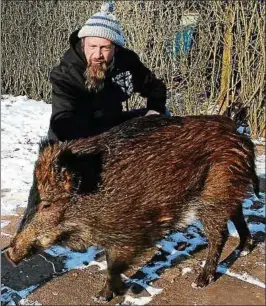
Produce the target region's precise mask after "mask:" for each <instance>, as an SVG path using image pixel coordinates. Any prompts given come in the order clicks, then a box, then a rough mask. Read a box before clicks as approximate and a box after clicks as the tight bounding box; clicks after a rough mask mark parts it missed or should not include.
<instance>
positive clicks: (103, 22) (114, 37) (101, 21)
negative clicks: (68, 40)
mask: <svg viewBox="0 0 266 306" xmlns="http://www.w3.org/2000/svg"><path fill="white" fill-rule="evenodd" d="M113 10H114V4H113V3H110V2H108V3H104V4H103V5H102V7H101V11H100V12H98V13H96V14H94V15H93V16H92V17H91V18H89V19H88V20H87V21H86V23H85V24H84V26H83V27H82V28H81V29H80V31H79V32H78V37H79V38H82V37H87V36H95V37H102V38H106V39H108V40H110V41H112V42H113V43H115V44H117V45H119V46H121V47H123V46H124V45H125V40H124V37H123V34H122V31H121V27H120V24H119V22H118V21H117V20H116V17H115V15H113V14H112V12H113Z"/></svg>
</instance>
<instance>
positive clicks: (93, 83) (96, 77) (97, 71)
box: [84, 63, 108, 92]
mask: <svg viewBox="0 0 266 306" xmlns="http://www.w3.org/2000/svg"><path fill="white" fill-rule="evenodd" d="M107 69H108V66H107V64H106V63H102V64H101V65H99V66H97V67H93V66H92V65H91V64H90V65H88V66H87V68H86V70H85V72H84V77H85V85H86V87H88V89H89V90H93V91H94V92H99V91H101V90H102V89H103V87H104V81H105V79H106V74H107Z"/></svg>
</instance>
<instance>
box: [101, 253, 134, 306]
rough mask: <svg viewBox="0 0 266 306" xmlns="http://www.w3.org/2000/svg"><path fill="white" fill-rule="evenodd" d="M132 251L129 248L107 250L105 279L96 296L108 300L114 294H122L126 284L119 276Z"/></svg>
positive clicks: (129, 260) (126, 266) (129, 259)
mask: <svg viewBox="0 0 266 306" xmlns="http://www.w3.org/2000/svg"><path fill="white" fill-rule="evenodd" d="M133 254H134V252H130V249H128V248H123V249H120V248H119V249H118V248H117V249H111V250H109V251H107V254H106V260H107V272H108V275H107V280H106V283H105V285H104V287H103V289H102V290H101V291H100V292H99V294H98V296H97V298H98V299H100V300H102V301H110V300H111V299H112V298H113V297H114V296H116V295H123V294H124V293H125V291H126V286H125V284H124V282H123V281H122V278H121V273H123V272H124V271H125V270H126V269H127V268H128V265H129V263H130V262H131V260H132V257H133Z"/></svg>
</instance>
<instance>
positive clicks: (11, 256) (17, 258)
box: [4, 247, 26, 266]
mask: <svg viewBox="0 0 266 306" xmlns="http://www.w3.org/2000/svg"><path fill="white" fill-rule="evenodd" d="M4 255H5V257H6V259H7V260H8V261H9V262H10V263H11V264H12V265H13V266H17V265H18V264H19V263H20V262H21V260H23V258H24V257H26V256H21V255H22V254H20V253H19V252H17V250H16V248H14V247H10V248H8V249H7V251H6V252H5V253H4Z"/></svg>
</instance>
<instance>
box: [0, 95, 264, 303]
mask: <svg viewBox="0 0 266 306" xmlns="http://www.w3.org/2000/svg"><path fill="white" fill-rule="evenodd" d="M50 114H51V105H48V104H46V103H45V102H43V101H35V100H30V99H28V98H27V97H25V96H19V97H13V96H7V95H4V96H2V98H1V144H2V146H1V153H2V163H1V174H2V175H1V200H2V203H1V216H2V218H1V229H2V235H5V233H4V228H5V226H6V225H8V221H6V220H5V215H15V214H16V211H17V208H20V207H22V208H23V207H26V204H27V197H28V193H29V189H30V187H31V183H32V172H33V166H34V162H35V160H36V158H37V150H38V142H39V140H40V139H41V137H44V136H46V133H47V131H48V124H49V118H50ZM258 142H263V140H256V143H258ZM256 165H257V173H258V175H259V176H261V177H264V178H265V155H264V156H259V157H257V159H256ZM261 196H262V198H264V199H265V194H261ZM254 201H258V199H256V198H255V196H253V197H251V198H249V199H246V200H245V201H244V203H243V209H244V213H245V216H246V217H249V216H251V215H253V216H254V215H255V216H259V217H262V218H265V202H264V204H263V205H261V207H260V208H259V209H256V210H254V209H252V207H253V206H252V205H253V202H254ZM228 227H229V231H230V233H231V235H233V236H234V235H237V234H236V232H235V229H234V226H233V225H232V224H231V223H229V224H228ZM249 228H250V230H251V232H252V233H253V234H256V232H259V231H260V232H264V233H265V225H264V224H263V223H254V222H250V223H249ZM182 244H183V245H185V247H184V248H182V250H180V251H179V250H177V248H176V246H177V245H182ZM203 244H206V240H205V237H204V235H203V234H202V229H201V224H200V223H199V222H196V223H195V224H193V225H192V226H190V227H189V228H188V230H187V232H186V233H175V234H172V235H171V236H169V237H167V238H165V239H163V240H161V241H160V242H158V247H159V249H161V250H162V251H163V252H165V253H167V254H168V255H167V260H166V261H163V262H160V261H158V262H157V263H156V264H154V265H152V266H144V267H142V271H143V272H144V274H145V275H146V277H145V279H143V280H132V279H131V280H129V281H130V282H137V283H139V284H140V285H141V286H143V287H145V288H146V290H147V292H149V294H150V297H143V298H140V299H134V298H133V297H131V296H126V299H125V303H131V304H132V303H133V304H137V305H144V304H147V303H149V302H150V301H151V299H152V297H153V296H154V295H155V294H159V293H160V292H161V291H162V290H163V289H162V288H155V287H153V286H151V285H148V283H149V282H150V281H152V280H155V279H157V278H158V275H157V274H156V271H158V270H160V269H161V268H162V267H167V266H170V265H171V262H172V261H173V260H174V259H175V258H177V257H178V256H189V254H190V253H191V252H193V250H194V249H195V248H196V247H198V246H199V245H203ZM47 252H49V254H51V255H53V256H64V257H65V258H66V260H65V269H66V270H72V269H84V268H86V266H85V265H84V261H85V260H86V261H88V260H90V265H98V266H99V268H100V269H105V268H106V262H97V261H96V260H95V257H96V254H97V253H98V252H99V249H97V248H94V247H93V248H90V249H89V250H88V252H87V253H85V254H84V253H83V254H80V253H75V252H71V251H69V250H67V249H63V248H61V247H58V246H55V247H53V248H51V249H49V250H48V251H47ZM158 252H161V251H160V250H159V251H158ZM218 270H219V272H221V273H225V274H227V275H230V276H232V277H236V278H238V279H241V280H243V281H244V282H249V283H252V284H254V285H255V286H259V287H262V288H265V284H264V283H263V282H261V281H259V280H258V279H256V278H254V277H253V276H251V275H247V274H243V275H241V274H238V273H235V272H233V271H231V270H229V269H228V268H227V267H225V266H219V268H218ZM190 272H191V269H190V268H189V267H188V268H186V269H184V271H183V273H184V274H186V273H190ZM36 287H38V284H37V285H36V286H34V287H31V288H28V289H27V290H24V291H23V292H17V293H18V294H19V295H20V296H21V297H22V298H26V297H27V296H28V295H29V294H30V292H32V291H33V290H35V288H36ZM2 289H3V288H2ZM6 289H7V292H6V293H5V294H4V295H2V301H4V302H7V301H9V302H11V303H12V300H10V294H11V291H12V290H11V289H10V288H6ZM26 303H27V300H24V304H26ZM21 304H23V300H21ZM37 304H38V303H36V305H37Z"/></svg>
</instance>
